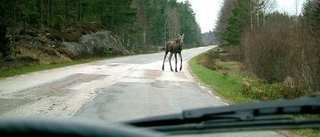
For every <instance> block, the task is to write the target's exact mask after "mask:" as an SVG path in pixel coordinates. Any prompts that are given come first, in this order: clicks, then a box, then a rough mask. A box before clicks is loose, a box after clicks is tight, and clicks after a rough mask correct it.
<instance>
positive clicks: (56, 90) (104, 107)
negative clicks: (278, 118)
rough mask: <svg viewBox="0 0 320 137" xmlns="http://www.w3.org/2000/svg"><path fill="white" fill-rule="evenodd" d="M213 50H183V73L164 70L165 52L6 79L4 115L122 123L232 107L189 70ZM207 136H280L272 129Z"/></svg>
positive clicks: (1, 87)
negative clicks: (190, 63) (193, 62)
mask: <svg viewBox="0 0 320 137" xmlns="http://www.w3.org/2000/svg"><path fill="white" fill-rule="evenodd" d="M213 47H214V46H207V47H200V48H193V49H188V50H183V51H182V57H183V70H182V71H181V72H171V71H170V69H169V64H168V61H166V64H165V65H166V66H165V70H164V71H162V70H161V67H162V60H163V56H164V53H156V54H145V55H136V56H128V57H120V58H115V59H108V60H102V61H97V62H91V63H87V64H81V65H74V66H69V67H64V68H58V69H53V70H46V71H39V72H33V73H29V74H25V75H20V76H15V77H9V78H3V79H0V117H26V116H28V117H62V118H82V119H94V120H103V121H106V122H122V121H126V120H132V119H137V118H142V117H148V116H156V115H162V114H169V113H178V112H181V111H182V110H184V109H192V108H199V107H208V106H222V105H227V104H226V103H225V102H223V101H222V100H220V99H219V97H217V96H215V95H214V94H213V93H212V92H211V91H210V90H209V89H207V88H206V87H205V86H202V85H201V84H200V83H199V82H197V81H196V79H195V78H194V77H193V76H192V75H191V74H190V73H189V71H188V65H187V61H188V60H189V59H190V58H191V57H193V56H195V55H198V54H200V53H202V52H205V51H207V50H209V49H211V48H213ZM173 59H174V58H173ZM172 63H173V64H174V60H173V61H172ZM178 64H179V63H178ZM205 136H238V137H241V136H281V135H279V134H277V133H275V132H271V131H270V132H242V133H229V134H210V135H205Z"/></svg>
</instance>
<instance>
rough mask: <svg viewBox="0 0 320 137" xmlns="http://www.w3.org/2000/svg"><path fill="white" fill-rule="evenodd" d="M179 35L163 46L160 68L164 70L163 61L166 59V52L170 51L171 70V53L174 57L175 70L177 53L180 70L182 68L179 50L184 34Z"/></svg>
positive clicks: (180, 49)
mask: <svg viewBox="0 0 320 137" xmlns="http://www.w3.org/2000/svg"><path fill="white" fill-rule="evenodd" d="M178 35H179V38H175V39H174V40H171V41H168V42H167V43H166V46H165V55H164V59H163V64H162V70H164V63H165V60H166V57H167V55H168V52H170V56H169V64H170V69H171V71H173V69H172V66H171V58H172V55H173V54H174V57H175V61H176V62H175V63H176V67H175V71H176V72H178V69H177V62H178V60H177V53H178V54H179V56H180V61H181V65H180V71H181V70H182V56H181V51H182V45H183V39H184V34H183V35H180V34H178Z"/></svg>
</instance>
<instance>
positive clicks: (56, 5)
mask: <svg viewBox="0 0 320 137" xmlns="http://www.w3.org/2000/svg"><path fill="white" fill-rule="evenodd" d="M0 18H1V20H0V29H1V33H0V34H1V35H0V41H1V52H0V57H1V59H2V60H3V59H5V60H9V61H10V60H11V61H12V60H17V58H16V57H15V54H16V52H18V53H20V52H21V51H16V50H17V46H20V47H28V48H29V49H30V48H33V47H34V45H32V46H26V45H25V44H24V43H23V42H22V41H27V43H28V42H29V45H30V43H31V42H32V38H35V37H38V38H37V40H38V41H37V42H38V43H40V44H38V45H37V46H36V47H41V46H42V47H43V46H45V45H59V43H61V42H79V37H81V36H82V35H85V34H90V33H95V32H99V31H108V32H111V35H113V36H114V37H115V38H117V39H118V40H119V42H121V44H122V45H124V46H125V47H126V48H127V49H128V50H136V49H139V50H144V49H148V48H150V47H163V46H164V44H165V42H166V41H168V40H171V39H173V38H175V37H177V35H178V34H185V45H186V47H194V46H197V45H200V44H201V31H200V28H199V26H198V24H197V22H196V20H195V13H194V11H193V10H192V8H191V5H190V3H189V2H188V1H186V2H184V3H179V2H177V1H176V0H1V2H0ZM39 39H40V40H39ZM48 40H49V41H51V42H46V41H48ZM32 43H35V42H32ZM50 43H51V44H50ZM52 43H54V44H52ZM52 47H53V46H51V49H48V48H46V50H47V51H51V52H56V51H52V50H57V49H55V48H52ZM55 47H59V46H55ZM31 50H34V48H33V49H31ZM102 50H103V49H102ZM57 52H59V51H58V50H57ZM59 54H60V53H59ZM61 54H64V53H61ZM106 54H109V52H106ZM32 60H34V59H32Z"/></svg>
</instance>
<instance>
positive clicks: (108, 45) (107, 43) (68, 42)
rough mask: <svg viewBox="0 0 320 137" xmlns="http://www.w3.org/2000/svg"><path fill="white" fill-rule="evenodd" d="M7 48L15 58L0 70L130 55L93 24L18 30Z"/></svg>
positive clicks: (116, 41)
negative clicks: (9, 48) (98, 57)
mask: <svg viewBox="0 0 320 137" xmlns="http://www.w3.org/2000/svg"><path fill="white" fill-rule="evenodd" d="M10 47H11V52H12V55H13V57H14V58H15V59H14V60H13V61H10V62H7V61H4V60H0V69H8V68H13V67H21V66H30V65H36V64H54V63H61V62H65V61H72V60H76V59H84V58H90V57H97V56H110V55H119V54H128V53H130V51H128V50H127V49H126V48H125V47H124V46H123V44H122V43H121V42H120V41H119V40H118V38H117V37H116V36H114V35H112V34H111V33H110V32H108V31H107V30H106V28H105V27H104V26H102V25H100V24H97V23H90V24H82V25H76V26H74V27H69V28H61V29H44V30H34V29H26V30H22V31H20V32H19V33H18V34H16V35H15V36H14V37H13V39H12V41H11V42H10Z"/></svg>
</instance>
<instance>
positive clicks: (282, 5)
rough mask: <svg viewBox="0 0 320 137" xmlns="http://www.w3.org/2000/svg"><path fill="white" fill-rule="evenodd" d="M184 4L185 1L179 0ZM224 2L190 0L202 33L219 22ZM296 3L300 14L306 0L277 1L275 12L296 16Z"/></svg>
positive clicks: (218, 0)
mask: <svg viewBox="0 0 320 137" xmlns="http://www.w3.org/2000/svg"><path fill="white" fill-rule="evenodd" d="M177 1H178V2H182V1H185V0H177ZM223 1H224V0H189V2H190V3H191V5H192V9H193V10H194V12H195V13H196V19H197V22H198V24H199V26H200V28H201V32H202V33H205V32H209V31H210V30H213V29H214V27H215V24H216V22H217V19H218V16H219V11H220V8H221V6H222V4H223ZM296 1H297V3H298V5H299V6H298V7H299V8H298V13H300V12H301V7H302V4H303V2H304V1H305V0H276V2H277V5H276V9H275V10H279V11H281V12H288V13H289V14H292V15H294V14H296Z"/></svg>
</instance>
